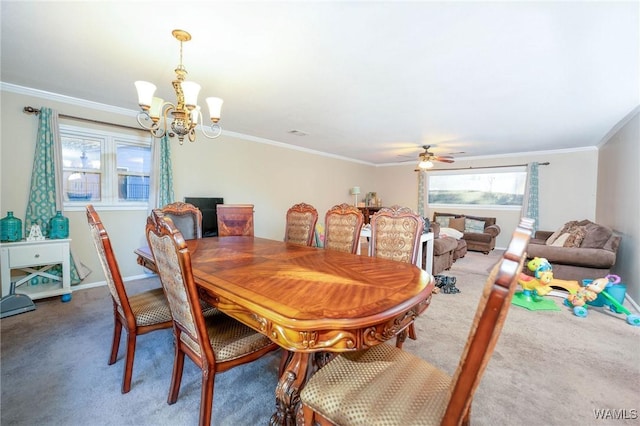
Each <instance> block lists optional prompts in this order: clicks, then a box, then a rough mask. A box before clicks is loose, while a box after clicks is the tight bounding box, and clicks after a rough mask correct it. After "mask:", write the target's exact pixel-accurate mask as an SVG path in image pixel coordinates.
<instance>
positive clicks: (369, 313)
mask: <svg viewBox="0 0 640 426" xmlns="http://www.w3.org/2000/svg"><path fill="white" fill-rule="evenodd" d="M187 246H188V249H189V252H190V255H191V266H192V271H193V277H194V281H195V283H196V285H197V286H198V291H199V295H200V297H201V298H202V299H203V300H205V301H206V302H208V303H209V304H211V305H213V306H215V307H217V308H218V309H219V310H221V311H222V312H224V313H226V314H227V315H229V316H231V317H233V318H235V319H236V320H238V321H241V322H242V323H244V324H246V325H248V326H249V327H251V328H253V329H254V330H256V331H258V332H260V333H263V334H264V335H266V336H268V337H269V338H270V339H271V340H272V341H273V342H275V343H277V344H278V345H279V346H280V347H281V348H282V349H284V352H283V356H282V360H281V365H280V378H279V382H278V385H277V386H276V389H275V397H276V407H275V413H274V414H273V415H272V416H271V418H270V424H272V425H276V424H277V425H294V424H296V418H297V416H301V411H302V410H301V409H300V391H301V390H302V388H303V387H304V385H305V383H306V381H307V380H308V378H309V377H310V376H311V375H312V374H313V373H314V372H315V371H316V370H317V369H318V368H321V367H322V366H323V365H324V364H325V363H326V362H328V361H329V360H330V359H331V358H332V357H333V356H335V355H336V354H337V353H339V352H346V351H356V350H362V349H366V348H368V347H371V346H374V345H377V344H380V343H382V342H385V341H387V340H390V339H393V338H397V337H398V336H399V337H400V339H401V341H402V340H403V339H404V338H406V335H407V328H408V326H409V325H410V324H411V323H412V322H413V321H414V320H415V319H416V317H417V316H418V315H420V314H421V313H422V312H423V311H424V310H425V309H427V307H428V306H429V304H430V302H431V294H432V291H433V288H434V279H433V277H432V276H431V275H430V274H428V273H427V272H426V271H424V270H422V269H420V268H419V267H417V266H415V265H412V264H408V263H403V262H397V261H393V260H388V259H381V258H375V257H369V256H359V255H356V254H350V253H343V252H338V251H332V250H325V249H322V248H316V247H308V246H302V245H296V244H291V243H285V242H283V241H276V240H270V239H265V238H259V237H250V236H249V237H246V236H245V237H238V236H229V237H210V238H201V239H194V240H188V241H187ZM135 253H136V254H137V256H138V263H139V264H141V265H143V266H145V267H147V268H148V269H150V270H152V271H155V264H154V260H153V256H152V254H151V251H150V249H149V248H148V247H140V248H139V249H137V250H135Z"/></svg>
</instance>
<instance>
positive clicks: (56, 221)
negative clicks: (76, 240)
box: [49, 211, 69, 240]
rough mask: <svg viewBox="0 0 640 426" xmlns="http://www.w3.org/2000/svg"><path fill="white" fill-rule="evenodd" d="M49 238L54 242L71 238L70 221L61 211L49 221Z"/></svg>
mask: <svg viewBox="0 0 640 426" xmlns="http://www.w3.org/2000/svg"><path fill="white" fill-rule="evenodd" d="M49 238H51V239H52V240H56V239H62V238H69V219H68V218H66V217H64V216H62V212H61V211H57V212H56V215H55V216H54V217H52V218H51V220H49Z"/></svg>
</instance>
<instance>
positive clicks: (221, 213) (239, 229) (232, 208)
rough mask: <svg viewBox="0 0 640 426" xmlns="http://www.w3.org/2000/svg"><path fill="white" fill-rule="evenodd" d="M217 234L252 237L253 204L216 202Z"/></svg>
mask: <svg viewBox="0 0 640 426" xmlns="http://www.w3.org/2000/svg"><path fill="white" fill-rule="evenodd" d="M216 213H217V216H218V236H219V237H229V236H249V237H253V204H218V205H217V206H216Z"/></svg>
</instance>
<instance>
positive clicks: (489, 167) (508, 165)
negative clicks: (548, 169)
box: [416, 161, 551, 172]
mask: <svg viewBox="0 0 640 426" xmlns="http://www.w3.org/2000/svg"><path fill="white" fill-rule="evenodd" d="M549 164H551V163H549V162H548V161H546V162H544V163H538V166H548V165H549ZM518 166H528V164H506V165H503V166H481V167H457V168H451V169H435V170H434V169H431V170H425V172H448V171H449V170H474V169H499V168H502V167H518ZM419 171H420V169H416V172H419Z"/></svg>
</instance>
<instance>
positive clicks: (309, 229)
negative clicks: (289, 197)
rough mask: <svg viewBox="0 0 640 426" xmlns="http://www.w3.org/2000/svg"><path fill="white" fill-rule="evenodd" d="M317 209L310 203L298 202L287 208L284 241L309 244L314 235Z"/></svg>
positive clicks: (311, 242)
mask: <svg viewBox="0 0 640 426" xmlns="http://www.w3.org/2000/svg"><path fill="white" fill-rule="evenodd" d="M317 222H318V211H317V210H316V209H315V207H313V206H312V205H310V204H306V203H299V204H295V205H293V206H291V207H290V208H289V210H287V224H286V230H285V234H284V241H285V242H287V243H293V244H299V245H303V246H311V245H312V244H313V237H314V236H315V230H316V223H317Z"/></svg>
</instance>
